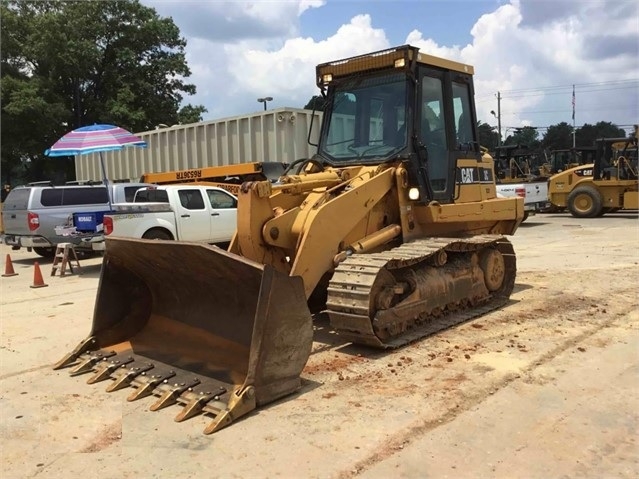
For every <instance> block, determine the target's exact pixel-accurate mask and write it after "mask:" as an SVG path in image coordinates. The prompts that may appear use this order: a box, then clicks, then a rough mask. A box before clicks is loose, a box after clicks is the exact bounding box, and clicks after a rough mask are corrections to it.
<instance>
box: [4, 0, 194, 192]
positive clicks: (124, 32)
mask: <svg viewBox="0 0 639 479" xmlns="http://www.w3.org/2000/svg"><path fill="white" fill-rule="evenodd" d="M0 15H1V17H2V30H1V38H0V40H1V42H2V50H1V52H0V53H1V55H0V58H1V63H0V67H1V69H2V73H1V80H0V81H1V89H0V90H1V95H2V98H1V100H2V113H1V115H2V116H1V122H2V133H1V134H2V137H1V142H2V151H1V160H2V171H3V175H4V176H5V177H6V179H9V180H10V179H11V178H10V174H11V172H12V171H17V170H19V168H20V166H21V165H26V166H27V176H28V177H29V178H28V179H45V178H52V179H55V177H56V174H55V173H56V170H59V169H62V170H63V173H62V174H61V175H60V176H62V178H61V179H72V178H73V177H74V174H73V170H74V168H73V166H74V165H73V161H72V159H68V160H67V161H65V160H63V159H50V158H47V157H44V155H43V152H44V150H45V149H46V148H48V147H49V146H50V145H52V144H53V143H54V142H55V141H56V140H57V139H58V138H59V137H60V136H62V135H63V134H64V133H66V132H68V131H70V130H73V129H75V128H78V127H80V126H84V125H90V124H93V123H112V124H116V125H119V126H122V127H123V128H126V129H128V130H131V131H134V132H140V131H145V130H150V129H152V128H154V127H155V125H157V124H158V123H166V124H175V123H180V122H193V121H199V120H201V114H202V113H203V112H205V111H206V109H205V108H204V107H203V106H192V105H186V106H184V107H183V108H182V109H180V104H181V103H182V100H183V98H184V96H183V95H192V94H194V93H195V86H194V85H192V84H189V83H186V82H185V78H188V77H189V76H190V73H191V72H190V70H189V68H188V66H187V63H186V59H185V54H184V47H185V46H186V42H185V40H184V39H183V38H182V37H180V32H179V29H178V28H177V26H176V25H175V24H174V23H173V20H172V19H171V18H161V17H159V16H158V15H157V13H156V11H155V10H154V9H153V8H149V7H145V6H143V5H141V4H140V3H139V1H137V0H118V1H109V2H77V1H39V2H30V1H26V0H14V1H9V2H7V1H3V2H2V4H1V5H0Z"/></svg>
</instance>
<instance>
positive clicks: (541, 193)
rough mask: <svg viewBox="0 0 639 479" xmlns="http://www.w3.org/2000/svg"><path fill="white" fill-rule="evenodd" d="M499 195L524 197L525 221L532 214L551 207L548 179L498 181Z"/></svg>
mask: <svg viewBox="0 0 639 479" xmlns="http://www.w3.org/2000/svg"><path fill="white" fill-rule="evenodd" d="M497 195H499V196H502V197H506V198H508V197H513V196H520V197H522V198H524V221H525V220H526V218H528V216H529V215H530V214H535V213H538V212H541V211H544V210H545V209H547V208H549V207H550V202H549V201H548V182H547V181H534V182H524V183H498V184H497Z"/></svg>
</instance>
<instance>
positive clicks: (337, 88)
mask: <svg viewBox="0 0 639 479" xmlns="http://www.w3.org/2000/svg"><path fill="white" fill-rule="evenodd" d="M316 73H317V77H316V78H317V85H318V87H319V88H320V91H321V93H322V95H324V96H325V98H326V100H327V102H326V108H325V110H324V114H323V119H322V125H321V135H320V140H319V144H318V148H317V154H316V155H314V156H313V157H312V158H309V159H305V160H300V161H298V162H294V163H292V164H291V165H289V166H288V167H287V170H286V171H285V172H284V174H283V175H282V176H281V177H280V178H279V179H278V181H276V182H271V181H266V180H265V181H253V182H245V183H243V184H242V187H241V189H240V192H239V197H238V224H237V232H236V235H235V237H234V239H233V241H232V242H231V245H230V246H229V250H228V251H223V250H221V249H219V248H216V247H214V246H208V245H203V244H196V243H180V242H172V241H161V240H133V239H124V238H107V240H106V252H105V255H104V263H103V266H102V274H101V277H100V284H99V288H98V294H97V301H96V305H95V312H94V318H93V327H92V330H91V332H90V334H89V336H88V337H87V338H86V339H85V340H84V341H82V342H81V343H80V344H79V345H78V346H77V347H76V348H75V349H74V350H73V351H71V352H70V353H69V354H67V355H66V356H65V357H64V358H62V359H61V360H60V361H59V362H58V364H56V366H55V367H56V368H62V367H72V368H73V369H71V373H72V374H74V375H78V374H83V373H90V374H91V376H90V377H89V379H88V382H90V383H94V382H98V381H101V380H107V379H108V380H109V381H110V382H109V386H108V388H107V390H109V391H113V390H116V389H120V388H123V387H128V386H130V387H133V388H134V389H133V392H132V393H131V395H130V396H129V399H130V400H134V399H138V398H141V397H144V396H155V397H156V402H155V403H153V404H152V405H151V409H153V410H155V409H159V408H162V407H164V406H167V405H169V404H174V403H179V404H181V405H182V406H183V408H182V410H181V411H180V413H179V414H178V416H177V417H176V420H178V421H181V420H184V419H187V418H189V417H192V416H194V415H196V414H200V413H204V414H208V415H210V416H213V420H212V422H211V423H210V425H209V426H208V427H207V428H206V429H205V433H211V432H214V431H217V430H219V429H221V428H222V427H224V426H227V425H228V424H230V423H231V422H232V421H233V420H235V419H237V418H239V417H241V416H243V415H245V414H247V413H248V412H250V411H251V410H253V409H254V408H256V407H259V406H260V405H263V404H266V403H268V402H270V401H273V400H275V399H277V398H279V397H282V396H284V395H286V394H290V393H292V392H294V391H295V390H297V389H298V388H299V387H300V384H301V381H300V374H301V373H302V370H303V369H304V366H305V364H306V361H307V359H308V357H309V355H310V352H311V346H312V341H313V334H312V317H313V316H312V315H313V313H315V312H321V311H325V312H327V314H328V316H329V317H330V322H331V325H332V328H334V329H335V331H337V332H338V333H339V334H340V335H342V336H343V338H344V339H345V340H348V341H352V342H355V343H359V344H364V345H368V346H372V347H376V348H396V347H400V346H402V345H404V344H406V343H408V342H411V341H415V340H417V339H419V338H421V337H424V336H426V335H428V334H431V333H432V332H434V331H437V330H439V329H442V328H444V327H449V326H452V325H454V324H457V323H459V322H462V321H465V320H468V319H470V318H472V317H475V316H478V315H480V314H484V313H486V312H488V311H491V310H493V309H495V308H498V307H500V306H502V305H503V304H504V303H506V301H507V300H508V298H509V295H510V293H511V291H512V289H513V286H514V282H515V271H516V265H515V263H516V261H515V253H514V251H513V248H512V245H511V244H510V242H509V241H508V240H507V239H506V238H505V237H504V236H503V235H508V234H513V233H514V232H515V230H516V229H517V227H518V226H519V224H520V223H521V221H522V219H523V217H524V205H523V199H521V198H498V197H497V195H496V191H495V178H494V175H493V160H492V158H491V157H490V156H489V155H487V154H485V153H482V150H481V149H480V146H479V143H478V137H477V129H476V125H477V117H476V113H475V106H474V100H473V95H474V92H473V77H472V75H473V68H472V67H471V66H469V65H464V64H461V63H457V62H453V61H448V60H444V59H441V58H436V57H432V56H429V55H426V54H423V53H420V52H419V50H418V49H417V48H415V47H412V46H409V45H406V46H401V47H396V48H391V49H388V50H385V51H380V52H374V53H370V54H366V55H361V56H357V57H353V58H347V59H344V60H340V61H335V62H329V63H325V64H322V65H319V66H318V67H317V70H316Z"/></svg>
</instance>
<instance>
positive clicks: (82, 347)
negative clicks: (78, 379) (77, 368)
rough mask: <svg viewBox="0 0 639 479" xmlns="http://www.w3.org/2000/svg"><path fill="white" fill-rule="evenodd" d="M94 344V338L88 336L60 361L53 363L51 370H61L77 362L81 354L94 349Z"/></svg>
mask: <svg viewBox="0 0 639 479" xmlns="http://www.w3.org/2000/svg"><path fill="white" fill-rule="evenodd" d="M96 344H97V343H96V340H95V337H94V336H89V337H88V338H86V339H85V340H83V341H81V342H80V344H78V345H77V346H76V347H75V349H74V350H73V351H71V352H70V353H69V354H67V355H66V356H64V357H63V358H62V359H61V360H60V361H58V362H57V363H55V365H54V366H53V369H62V368H66V367H67V366H71V365H72V364H73V363H75V362H76V361H77V360H78V358H79V357H80V356H81V355H82V354H84V353H86V352H87V351H93V350H94V349H96Z"/></svg>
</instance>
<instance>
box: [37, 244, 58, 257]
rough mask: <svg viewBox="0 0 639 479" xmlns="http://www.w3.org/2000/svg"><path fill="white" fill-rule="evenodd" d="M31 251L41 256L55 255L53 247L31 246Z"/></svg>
mask: <svg viewBox="0 0 639 479" xmlns="http://www.w3.org/2000/svg"><path fill="white" fill-rule="evenodd" d="M33 252H34V253H35V254H37V255H38V256H42V257H43V258H53V256H54V255H55V249H54V248H41V247H37V248H33Z"/></svg>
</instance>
